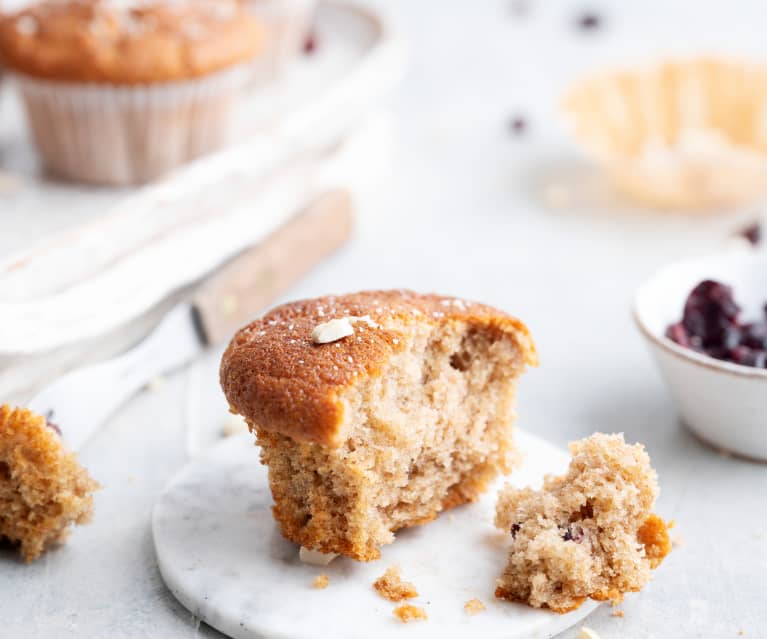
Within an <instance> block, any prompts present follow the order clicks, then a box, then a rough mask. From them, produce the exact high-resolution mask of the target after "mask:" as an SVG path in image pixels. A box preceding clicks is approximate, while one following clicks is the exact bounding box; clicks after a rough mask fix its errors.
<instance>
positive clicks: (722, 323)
mask: <svg viewBox="0 0 767 639" xmlns="http://www.w3.org/2000/svg"><path fill="white" fill-rule="evenodd" d="M739 313H740V307H739V306H738V305H737V304H736V303H735V299H734V298H733V293H732V288H731V287H730V286H726V285H725V284H721V283H720V282H715V281H713V280H705V281H703V282H701V283H700V284H698V286H696V287H695V288H694V289H693V291H692V293H690V296H689V297H688V298H687V302H686V303H685V306H684V315H683V317H682V323H683V324H684V327H685V328H686V329H687V331H688V333H691V334H693V335H697V336H698V337H700V338H701V339H702V340H703V346H704V347H705V348H708V347H710V346H722V345H723V344H724V343H725V342H727V341H729V340H732V339H734V337H733V336H732V335H731V329H732V327H733V325H734V324H736V320H737V317H738V314H739Z"/></svg>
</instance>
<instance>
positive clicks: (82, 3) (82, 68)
mask: <svg viewBox="0 0 767 639" xmlns="http://www.w3.org/2000/svg"><path fill="white" fill-rule="evenodd" d="M264 39H265V32H264V30H263V28H262V27H261V25H260V24H259V23H258V22H257V21H256V20H255V19H254V18H253V17H252V16H250V15H249V14H248V13H247V12H246V10H245V9H244V8H243V7H242V6H241V5H240V3H239V2H238V1H237V0H46V1H44V2H38V3H36V4H34V5H32V6H30V7H28V8H26V9H23V10H22V11H19V12H17V13H15V14H12V15H9V16H7V17H5V18H2V19H0V58H2V60H3V62H4V63H5V64H6V66H8V67H10V68H12V69H15V70H16V71H19V72H21V73H24V74H27V75H30V76H33V77H37V78H44V79H48V80H57V81H64V82H87V83H106V84H117V85H136V84H151V83H155V82H169V81H174V80H185V79H190V78H195V77H199V76H204V75H207V74H209V73H212V72H214V71H219V70H222V69H225V68H228V67H231V66H233V65H236V64H238V63H240V62H244V61H246V60H249V59H251V58H253V57H254V56H256V55H257V54H258V53H259V51H260V50H261V49H262V47H263V43H264Z"/></svg>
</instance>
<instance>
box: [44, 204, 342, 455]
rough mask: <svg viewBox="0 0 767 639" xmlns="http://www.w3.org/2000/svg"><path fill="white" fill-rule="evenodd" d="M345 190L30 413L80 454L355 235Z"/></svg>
mask: <svg viewBox="0 0 767 639" xmlns="http://www.w3.org/2000/svg"><path fill="white" fill-rule="evenodd" d="M351 227H352V206H351V200H350V197H349V195H348V193H347V192H346V191H342V190H335V191H330V192H327V193H325V194H323V195H322V196H320V197H319V198H318V199H316V200H315V201H314V202H313V203H312V204H311V205H310V206H309V207H307V208H306V209H305V210H304V211H302V212H301V213H299V214H298V215H297V216H296V217H295V218H293V219H292V220H291V221H289V222H288V223H286V224H285V225H283V226H282V227H281V228H279V229H278V230H277V231H275V232H274V233H273V234H272V235H271V236H269V237H267V238H266V239H265V240H264V241H263V242H262V243H260V244H259V245H257V246H255V247H253V248H250V249H248V250H246V251H245V252H243V253H242V254H240V255H239V256H237V257H235V258H234V259H233V260H232V261H231V262H229V263H228V264H227V265H225V266H224V267H223V268H222V269H221V270H220V271H218V272H217V273H216V274H214V275H213V276H212V277H211V278H210V279H209V280H208V281H206V282H205V283H204V284H203V285H202V286H201V287H200V288H199V290H198V291H197V292H196V293H195V294H194V295H193V297H192V299H191V300H190V301H188V302H183V303H181V304H179V305H178V306H176V307H175V308H173V310H171V311H170V312H169V313H168V314H167V315H166V316H165V317H164V318H163V320H162V321H161V322H160V323H159V324H158V325H157V327H156V328H155V329H154V330H153V331H152V332H151V333H150V334H149V335H148V336H147V337H146V338H145V339H144V340H143V341H142V342H140V343H139V344H137V345H136V346H135V347H133V348H132V349H131V350H129V351H127V352H126V353H124V354H122V355H119V356H117V357H115V358H113V359H110V360H107V361H105V362H101V363H99V364H95V365H92V366H87V367H84V368H80V369H76V370H74V371H72V372H70V373H68V374H66V375H64V376H63V377H61V378H59V379H58V380H57V381H55V382H53V383H52V384H51V385H49V386H48V387H46V388H44V389H43V390H42V391H41V392H40V393H39V394H37V395H36V396H35V397H34V399H33V400H32V401H31V402H30V403H29V408H30V409H31V410H32V411H34V412H36V413H38V414H40V415H44V416H45V417H46V418H47V419H48V421H49V422H51V423H53V424H56V425H57V426H59V427H60V428H61V431H62V437H63V439H64V441H65V442H66V444H67V445H68V446H69V447H70V449H72V450H78V449H79V448H80V447H81V446H83V445H84V444H85V443H86V442H87V441H88V439H89V438H90V437H91V436H92V435H93V434H94V433H95V432H96V431H97V430H98V429H99V428H100V426H101V425H102V424H103V423H104V422H105V421H106V419H107V418H108V417H109V416H110V415H111V414H112V413H113V412H114V411H115V410H116V409H117V408H118V407H119V406H120V405H121V404H123V403H124V402H125V401H127V400H128V399H129V398H130V397H131V396H133V395H134V394H135V393H136V392H137V391H138V390H140V389H141V388H142V387H143V386H144V385H146V383H147V382H148V381H149V380H151V379H153V378H155V377H156V376H157V375H159V374H161V373H167V372H170V371H172V370H175V369H178V368H180V367H181V366H183V365H184V364H186V363H188V362H190V361H192V360H193V359H194V358H195V357H197V356H198V355H199V354H200V353H201V352H202V351H203V350H205V348H206V347H208V346H211V345H214V344H218V343H220V342H223V341H224V340H226V339H228V338H229V337H231V335H232V334H233V333H234V332H235V331H236V330H237V329H238V328H239V327H240V326H241V325H242V324H244V323H245V322H246V321H247V320H249V319H251V318H252V317H253V316H255V315H256V314H257V313H258V312H259V311H261V310H263V309H264V307H266V306H267V305H268V304H269V303H270V302H272V301H273V300H274V299H275V298H276V297H277V296H278V295H279V294H280V293H282V292H283V291H285V290H286V289H287V288H289V287H290V286H291V285H292V284H293V283H295V281H296V280H298V279H299V278H300V277H301V276H302V275H304V274H305V273H306V272H307V271H308V270H309V269H310V268H312V267H313V266H315V265H316V263H317V262H319V261H320V260H321V259H323V258H324V257H326V256H328V255H329V254H331V253H332V252H334V251H335V250H336V249H337V248H339V247H340V246H341V245H342V244H343V243H344V242H346V240H347V239H348V238H349V236H350V234H351Z"/></svg>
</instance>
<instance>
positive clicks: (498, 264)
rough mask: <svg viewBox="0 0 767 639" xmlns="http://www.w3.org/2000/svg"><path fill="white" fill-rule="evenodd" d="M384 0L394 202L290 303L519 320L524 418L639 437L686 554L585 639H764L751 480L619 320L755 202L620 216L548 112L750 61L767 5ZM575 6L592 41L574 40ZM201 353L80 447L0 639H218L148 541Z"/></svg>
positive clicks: (209, 385) (5, 603)
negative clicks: (643, 68)
mask: <svg viewBox="0 0 767 639" xmlns="http://www.w3.org/2000/svg"><path fill="white" fill-rule="evenodd" d="M380 1H381V2H382V3H385V4H386V5H387V6H388V7H389V9H390V11H391V12H393V14H394V15H395V17H396V18H397V19H398V22H399V25H400V27H401V28H402V29H403V30H404V31H405V33H406V34H407V35H408V36H409V38H410V40H411V49H412V50H411V70H410V73H409V76H408V77H407V79H406V81H405V82H404V84H403V86H402V90H401V92H400V94H399V96H398V97H397V99H396V100H395V101H394V107H395V109H396V111H397V113H398V116H399V121H400V134H399V140H398V142H399V150H398V153H397V159H396V165H395V167H394V171H393V175H392V177H391V181H390V188H389V189H387V190H386V191H385V192H383V193H381V194H380V196H379V197H377V198H371V199H369V200H368V201H364V202H362V203H361V207H360V221H359V228H358V230H357V234H356V238H355V240H354V242H353V243H352V244H351V245H350V246H348V248H346V249H345V250H344V251H343V252H341V253H340V254H338V255H337V256H336V257H334V258H333V259H332V260H330V261H329V262H327V263H326V264H325V265H323V266H322V267H321V268H319V269H317V270H316V271H315V272H314V273H313V274H312V275H311V276H309V277H308V278H306V279H305V280H304V281H303V282H302V283H301V284H300V285H299V286H297V287H295V289H294V290H292V291H290V293H289V295H287V296H286V298H287V297H299V296H310V295H315V294H320V293H326V292H344V291H351V290H356V289H362V288H373V287H399V286H405V287H411V288H414V289H418V290H424V291H430V290H435V291H441V292H445V293H452V294H456V295H461V296H465V297H468V298H474V299H478V300H481V301H484V302H488V303H491V304H494V305H497V306H499V307H501V308H504V309H507V310H509V311H511V312H513V313H515V314H518V315H519V316H520V317H521V318H523V319H524V320H525V321H526V322H527V323H528V324H529V326H530V328H531V330H532V332H533V335H534V336H535V338H536V340H537V343H538V346H539V349H540V354H541V362H542V364H541V367H540V369H538V370H536V371H534V372H531V373H530V374H529V375H528V376H527V378H526V379H525V380H524V381H523V383H522V385H521V388H520V425H521V426H523V427H524V428H526V429H528V430H530V431H532V432H536V433H539V434H542V435H543V436H545V437H547V438H548V439H549V440H551V441H553V442H555V443H558V444H560V445H562V446H564V445H565V443H566V442H567V441H568V440H572V439H575V438H580V437H583V436H585V435H588V434H589V433H591V432H593V431H595V430H603V431H623V432H625V433H626V436H627V438H628V439H629V440H631V441H641V442H644V443H645V444H646V445H647V447H648V450H649V452H650V454H651V457H652V459H653V462H654V465H655V466H656V468H657V470H658V473H659V476H660V483H661V487H662V494H661V497H660V500H659V503H658V511H659V512H660V513H661V514H663V515H664V516H665V517H667V518H673V519H675V520H676V522H677V528H676V529H675V531H674V533H675V535H677V536H678V537H679V539H681V541H682V543H681V544H680V545H679V546H678V547H677V548H676V549H675V551H674V552H673V553H672V554H671V556H670V557H669V558H668V559H667V560H666V561H665V562H664V564H663V565H662V567H661V568H660V569H659V570H658V571H657V573H656V577H655V579H654V581H653V582H652V583H651V584H650V585H648V586H647V587H646V588H645V590H644V591H643V592H642V593H640V594H634V595H629V596H628V597H627V599H626V602H625V604H624V605H623V606H622V607H621V609H622V610H623V611H624V612H625V617H624V618H616V617H613V616H611V609H610V608H609V606H602V607H601V608H600V609H599V610H598V611H597V612H596V613H594V614H593V615H592V616H591V617H590V618H589V619H588V621H587V625H589V626H590V627H591V628H593V629H595V630H596V631H597V632H598V633H599V634H600V635H601V637H603V638H610V637H622V638H639V637H642V638H644V637H657V638H664V637H682V636H684V637H706V638H718V637H723V638H724V637H733V638H735V637H738V636H739V631H741V630H742V631H743V636H744V637H749V638H755V637H767V586H766V585H765V577H764V575H765V573H766V572H767V466H762V465H757V464H753V463H748V462H744V461H739V460H735V459H731V458H728V457H726V456H723V455H720V454H718V453H716V452H714V451H712V450H710V449H708V448H706V447H705V446H703V445H701V444H700V443H699V442H698V441H696V440H695V439H694V438H693V437H692V436H691V435H690V434H689V433H688V432H687V431H686V430H684V428H683V427H682V426H681V425H680V424H679V423H678V421H677V419H676V417H675V415H674V411H673V407H672V404H671V401H670V398H669V396H668V394H667V393H666V390H665V388H664V386H663V384H662V383H661V380H660V378H659V376H658V374H657V371H656V370H655V368H654V366H653V364H652V362H651V360H650V358H649V355H648V353H647V352H646V351H645V348H644V345H643V344H642V342H641V340H640V337H639V335H638V333H637V331H636V330H635V328H634V326H633V324H632V321H631V318H630V315H629V307H630V300H631V297H632V293H633V291H634V289H635V288H636V286H637V285H638V284H639V283H640V282H641V281H642V280H643V279H644V278H645V277H647V276H648V275H649V274H650V273H651V272H652V271H653V270H654V269H655V268H656V267H658V266H660V265H662V264H664V263H666V262H668V261H671V260H674V259H677V258H679V257H682V256H687V255H694V254H700V253H704V252H707V251H711V250H716V249H720V248H722V246H723V245H724V243H725V240H726V238H727V235H728V233H729V232H730V231H731V230H732V229H733V228H736V227H738V226H739V225H740V224H741V223H742V222H743V220H747V219H750V218H752V217H753V215H754V211H755V210H756V209H751V210H747V211H743V212H741V213H740V214H739V215H737V216H730V217H720V218H708V219H705V220H695V219H690V218H684V217H678V216H666V217H662V216H653V215H648V214H644V213H639V212H636V211H632V210H631V209H630V208H629V207H627V206H626V205H624V204H622V203H621V202H620V201H618V200H615V199H614V198H612V197H611V196H609V194H608V195H605V194H604V193H603V190H602V189H601V188H600V186H599V184H598V182H597V181H596V180H595V177H594V174H593V172H592V171H590V170H589V169H588V167H587V166H586V165H584V164H582V163H581V162H580V158H579V155H578V153H577V150H576V149H575V148H574V147H573V146H572V144H571V142H570V141H569V139H568V138H567V136H566V134H565V132H564V130H563V127H562V126H561V121H560V119H559V118H558V117H556V115H555V106H554V105H555V102H556V98H557V96H559V95H560V93H561V91H562V89H563V88H564V86H565V85H566V83H567V82H568V81H569V80H570V79H571V78H573V77H575V75H576V74H577V73H578V72H580V71H583V70H586V69H590V68H594V67H596V66H603V65H605V64H610V63H614V62H617V61H620V60H627V59H630V60H643V59H649V58H651V57H653V56H655V55H657V54H660V53H663V52H691V51H699V50H706V51H711V50H714V51H716V50H719V51H727V52H737V51H745V52H751V53H754V54H756V55H762V56H763V57H767V45H765V40H764V31H765V24H767V4H765V3H762V2H758V1H756V0H753V1H751V2H747V1H746V0H737V1H735V0H731V1H729V2H713V1H706V2H701V0H697V1H696V0H684V1H681V0H673V1H669V0H653V1H649V0H646V1H645V2H632V3H628V2H625V1H624V2H620V1H619V0H612V1H610V2H608V0H597V1H595V2H589V3H583V4H581V3H580V2H570V1H566V0H561V1H554V0H548V1H546V2H544V1H543V0H537V1H536V0H529V2H528V3H527V4H529V5H530V12H529V15H528V16H527V17H526V18H524V19H514V18H513V17H512V15H511V10H510V6H511V4H512V3H511V2H507V1H506V0H482V1H476V2H466V1H465V0H432V1H430V2H426V1H421V2H418V3H416V2H412V1H411V0H396V1H395V0H380ZM583 8H589V9H590V8H595V10H596V11H598V12H599V13H600V14H602V15H603V17H604V18H605V24H604V28H603V29H600V30H598V31H596V32H593V33H588V34H583V33H579V32H577V31H576V30H575V29H574V28H573V26H572V23H573V20H574V16H575V15H576V13H577V12H578V11H579V10H580V9H583ZM517 113H520V114H522V115H524V116H525V117H526V118H528V124H529V126H528V130H527V131H526V133H525V135H524V136H523V137H521V138H515V137H514V136H512V135H511V134H510V132H509V128H508V121H509V119H510V118H511V117H512V116H513V115H515V114H517ZM551 183H555V184H558V185H567V184H577V185H578V191H577V194H576V196H575V197H574V200H573V202H572V203H571V205H570V206H568V207H565V208H561V209H550V208H547V207H545V206H544V205H543V203H542V201H541V192H542V190H543V189H544V187H545V185H546V184H551ZM0 197H1V196H0ZM0 201H1V200H0ZM0 206H1V205H0ZM0 214H1V211H0ZM67 215H70V213H68V212H62V216H67ZM30 229H33V225H32V224H30V226H29V229H28V230H26V231H23V232H29V233H31V232H32V230H30ZM19 233H22V231H19ZM5 249H7V246H4V247H3V250H5ZM218 355H219V353H217V352H216V353H210V354H209V355H208V356H207V357H205V358H204V359H203V360H201V361H200V362H197V363H196V364H195V365H193V366H191V367H189V368H188V369H187V370H186V371H183V372H181V373H178V374H175V375H173V376H171V377H169V378H168V379H167V380H166V381H165V383H164V384H162V385H160V387H159V388H157V389H155V390H152V391H147V392H144V393H143V394H141V395H140V396H139V397H137V398H135V399H134V400H133V401H132V402H130V404H129V405H127V406H126V407H125V408H124V409H123V410H122V411H121V412H120V414H119V415H117V416H115V418H114V419H113V420H111V422H110V423H109V424H108V425H107V427H106V428H105V429H104V430H103V431H102V432H101V433H100V434H99V435H98V437H97V438H96V439H95V440H93V441H92V442H91V443H90V444H89V445H88V446H87V447H86V448H85V449H84V450H83V452H82V454H81V457H82V460H83V462H84V463H85V464H86V465H87V466H88V467H89V468H90V470H91V472H92V474H93V475H94V476H95V477H96V478H98V479H99V480H100V481H101V482H102V483H103V484H104V486H105V489H104V490H103V491H101V492H100V493H99V495H98V497H97V503H96V519H95V522H94V523H93V524H92V525H91V526H88V527H84V528H82V529H80V530H78V531H77V532H76V533H75V534H74V535H73V537H72V540H71V542H70V543H69V544H68V545H67V546H66V547H65V548H63V549H61V550H60V551H57V552H54V553H50V554H48V555H47V556H46V557H45V558H43V559H42V560H40V561H39V562H37V563H35V564H33V565H31V566H23V565H21V564H19V563H16V562H15V561H14V560H13V559H12V558H11V556H10V555H9V554H0V637H3V638H5V637H29V638H36V637H41V638H42V637H45V638H46V639H48V638H50V637H113V638H123V637H126V638H127V637H130V638H136V637H164V638H168V639H172V638H176V637H195V636H203V637H214V636H220V635H218V633H216V632H215V631H212V630H211V629H209V628H207V627H205V626H204V625H202V626H200V625H199V624H198V623H197V622H196V621H195V619H194V618H193V617H192V616H191V614H189V613H188V612H186V611H185V610H184V609H183V608H181V606H180V605H178V604H177V603H176V602H175V600H174V599H173V597H172V596H171V595H170V594H169V593H168V592H167V591H166V589H165V587H164V586H163V583H162V581H161V579H160V577H159V574H158V572H157V569H156V566H155V561H154V556H153V550H152V544H151V538H150V532H149V517H150V510H151V508H152V504H153V503H154V500H155V498H156V496H157V494H158V493H159V491H160V490H161V489H162V487H163V485H164V484H165V482H166V481H167V480H168V479H169V478H170V477H171V476H172V475H173V474H174V473H175V472H176V471H177V470H178V469H179V468H180V467H181V466H182V465H183V464H184V462H185V460H186V459H187V458H188V455H189V453H190V451H192V452H193V451H194V450H198V449H199V448H200V447H202V446H205V445H206V444H207V442H209V441H210V440H212V439H214V438H215V437H216V432H217V431H218V429H220V427H221V424H222V422H223V419H224V416H225V413H224V404H223V400H222V398H221V396H220V392H219V390H218V388H217V385H216V366H217V360H218ZM190 429H192V430H193V434H192V435H190ZM499 568H500V567H499ZM423 628H424V636H426V633H427V628H428V626H427V625H426V624H424V627H423ZM575 634H576V631H575V630H573V631H570V632H568V633H565V635H564V637H567V638H571V637H574V636H575Z"/></svg>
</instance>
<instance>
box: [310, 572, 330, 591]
mask: <svg viewBox="0 0 767 639" xmlns="http://www.w3.org/2000/svg"><path fill="white" fill-rule="evenodd" d="M328 584H330V577H328V576H327V575H324V574H323V575H317V576H316V577H315V578H314V581H312V588H316V589H317V590H325V588H327V587H328Z"/></svg>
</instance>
